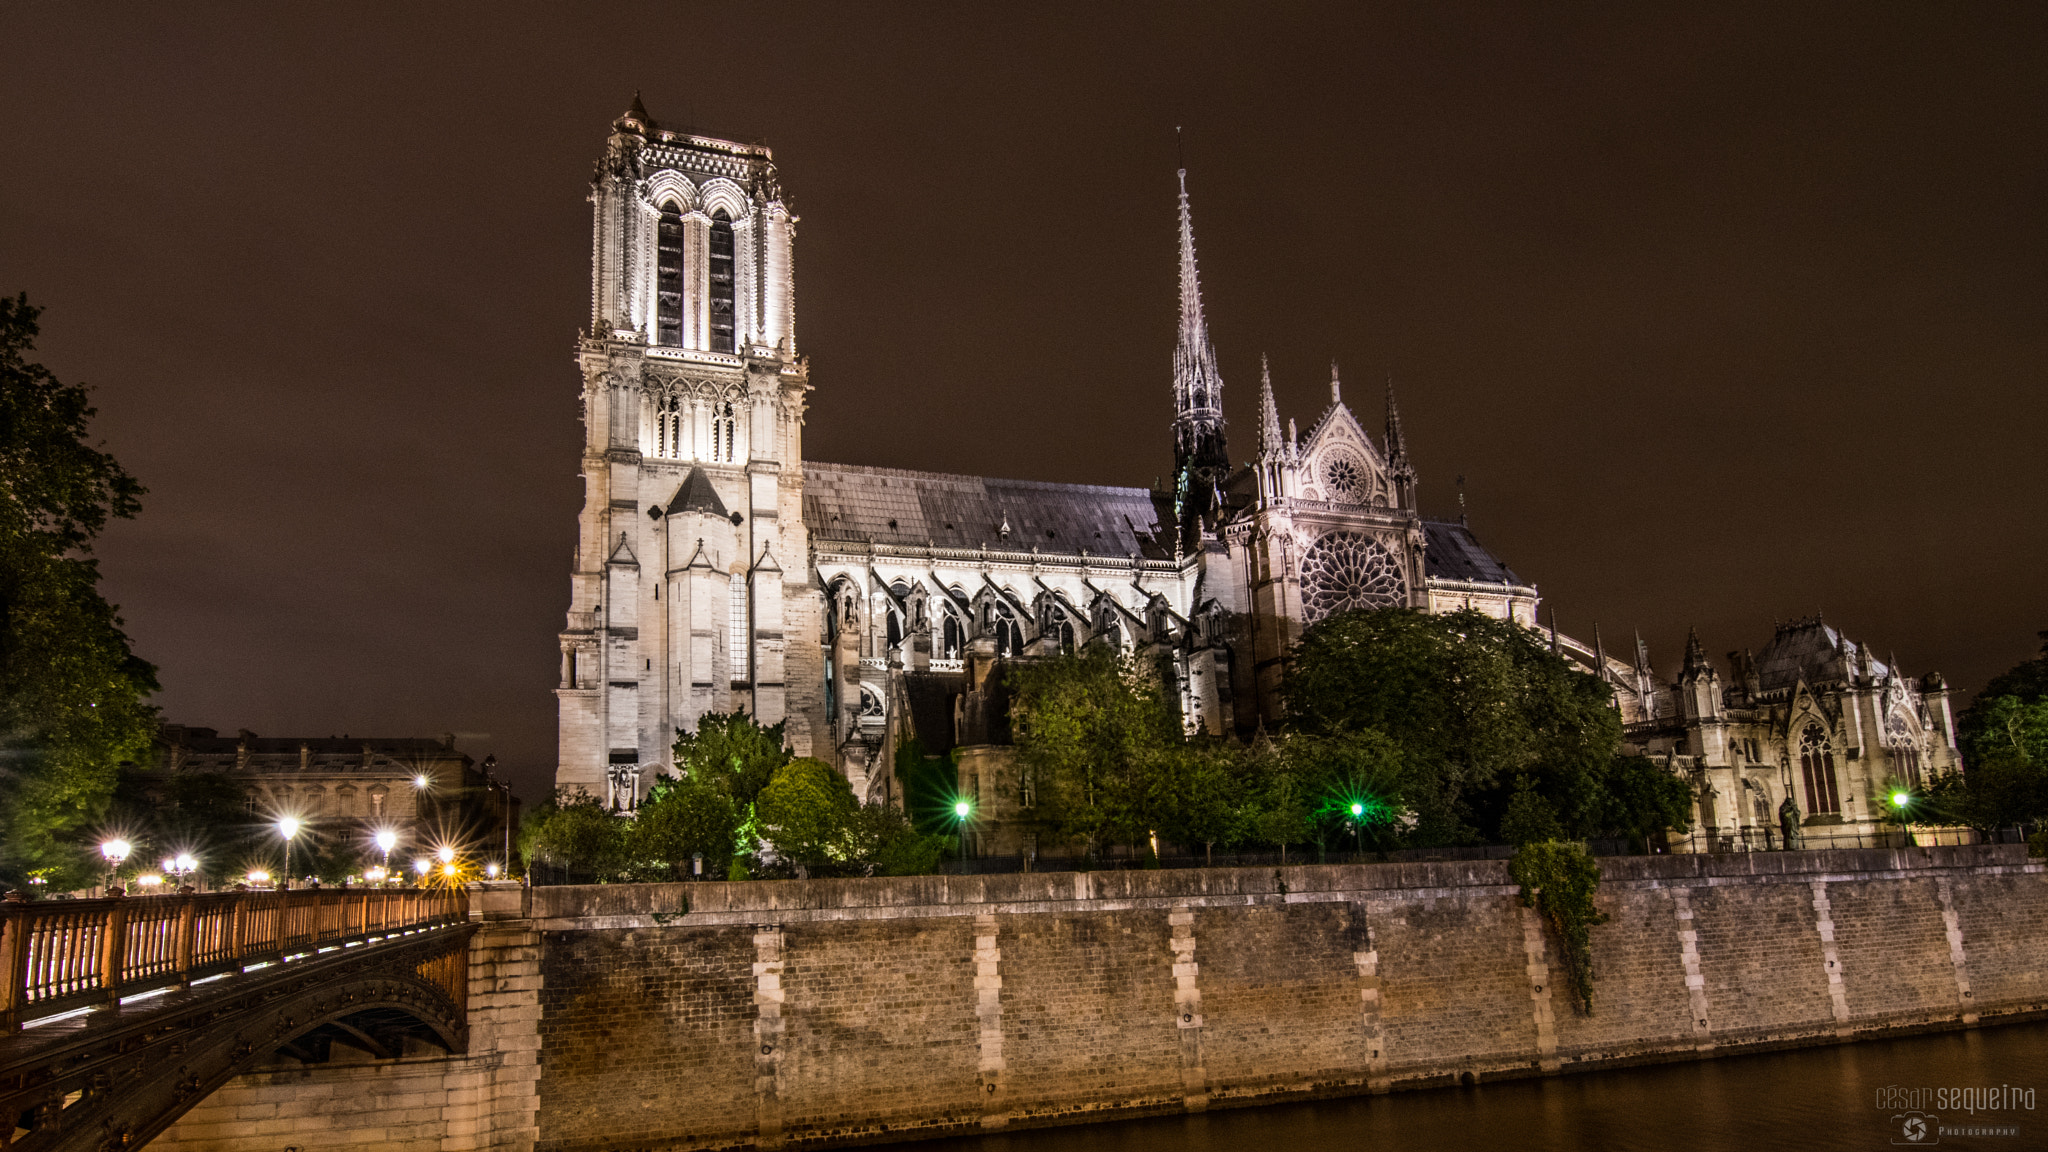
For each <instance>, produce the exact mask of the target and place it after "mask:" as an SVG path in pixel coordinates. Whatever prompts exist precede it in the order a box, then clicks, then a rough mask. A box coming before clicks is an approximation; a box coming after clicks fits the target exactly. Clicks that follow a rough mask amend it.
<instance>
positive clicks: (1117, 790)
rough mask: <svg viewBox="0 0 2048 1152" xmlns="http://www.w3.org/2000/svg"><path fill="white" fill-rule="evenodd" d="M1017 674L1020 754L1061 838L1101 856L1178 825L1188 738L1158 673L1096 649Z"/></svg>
mask: <svg viewBox="0 0 2048 1152" xmlns="http://www.w3.org/2000/svg"><path fill="white" fill-rule="evenodd" d="M1009 675H1010V691H1011V692H1012V694H1013V699H1014V700H1015V701H1016V704H1015V708H1014V711H1013V715H1012V721H1011V723H1012V730H1013V731H1014V732H1015V734H1016V741H1017V751H1018V756H1019V758H1020V759H1021V760H1022V761H1023V763H1024V767H1025V769H1026V770H1027V771H1029V772H1030V773H1031V774H1032V777H1033V779H1034V781H1035V782H1036V789H1037V794H1038V798H1039V805H1040V810H1041V812H1043V813H1044V814H1045V817H1046V818H1047V819H1048V820H1049V821H1050V822H1051V823H1052V825H1053V826H1054V828H1055V829H1056V830H1057V834H1058V835H1060V836H1061V837H1063V838H1065V839H1067V840H1069V841H1071V842H1073V843H1076V844H1079V845H1080V846H1081V848H1082V850H1083V853H1084V855H1085V856H1087V857H1093V856H1094V855H1095V854H1096V853H1097V851H1098V850H1099V849H1100V848H1101V846H1102V845H1104V844H1108V843H1116V842H1119V841H1122V842H1132V843H1135V842H1138V841H1141V840H1145V839H1147V838H1149V835H1150V833H1152V832H1153V831H1154V830H1156V829H1158V828H1159V827H1160V826H1161V825H1162V824H1165V823H1167V822H1168V820H1169V819H1170V817H1171V815H1172V811H1173V805H1174V803H1175V797H1174V794H1173V785H1174V783H1175V780H1176V777H1177V776H1178V775H1179V773H1178V772H1177V771H1176V769H1177V767H1179V765H1180V764H1181V761H1180V760H1179V759H1178V758H1179V756H1180V755H1181V753H1182V746H1183V744H1184V738H1183V737H1182V735H1181V729H1180V719H1179V715H1178V711H1177V709H1176V708H1175V706H1174V704H1173V702H1172V701H1171V700H1169V699H1168V698H1167V694H1166V693H1165V692H1163V691H1162V690H1161V688H1160V685H1159V681H1158V679H1157V677H1156V675H1154V674H1153V673H1152V672H1151V670H1149V669H1146V668H1143V667H1142V666H1141V665H1140V664H1139V663H1138V662H1137V661H1136V660H1134V659H1132V658H1131V657H1128V656H1125V655H1122V654H1120V653H1116V652H1113V651H1111V650H1110V649H1109V648H1108V647H1107V646H1106V645H1091V646H1089V647H1087V648H1084V649H1082V650H1081V651H1079V652H1075V653H1071V654H1067V655H1062V656H1055V657H1051V658H1048V659H1046V660H1042V661H1038V662H1036V663H1031V664H1023V665H1017V666H1013V667H1012V668H1011V669H1010V673H1009Z"/></svg>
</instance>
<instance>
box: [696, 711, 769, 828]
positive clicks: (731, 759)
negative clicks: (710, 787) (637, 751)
mask: <svg viewBox="0 0 2048 1152" xmlns="http://www.w3.org/2000/svg"><path fill="white" fill-rule="evenodd" d="M674 753H675V764H676V768H677V770H679V771H681V772H682V773H684V774H685V775H689V774H692V773H697V772H704V773H708V774H709V775H710V776H711V777H712V778H716V779H718V780H720V781H722V782H723V786H724V787H725V788H726V790H727V791H728V792H729V793H730V794H731V795H732V798H733V801H734V802H735V803H737V804H739V805H740V806H742V807H745V806H747V805H750V804H752V803H753V802H754V798H755V797H757V796H759V795H760V794H761V789H763V788H766V787H767V786H768V781H769V780H770V779H771V778H773V777H774V775H775V770H776V769H778V768H780V767H782V766H783V765H784V764H787V763H789V759H790V757H791V756H792V755H793V753H791V752H790V750H789V749H788V748H787V747H786V746H785V739H784V736H783V725H782V724H781V722H779V721H778V722H777V723H774V724H768V725H763V724H762V723H761V722H760V721H758V720H756V719H754V718H753V717H752V716H749V715H747V714H746V713H745V712H706V713H705V714H704V715H702V716H700V717H698V719H697V730H696V731H695V732H684V731H683V730H682V729H680V728H679V729H677V730H676V742H675V747H674Z"/></svg>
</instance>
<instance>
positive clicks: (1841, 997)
mask: <svg viewBox="0 0 2048 1152" xmlns="http://www.w3.org/2000/svg"><path fill="white" fill-rule="evenodd" d="M1602 866H1603V870H1604V873H1605V879H1604V881H1603V883H1602V886H1601V892H1600V905H1601V907H1602V909H1603V910H1604V911H1606V912H1607V914H1608V916H1609V920H1608V922H1607V923H1605V924H1603V925H1600V926H1598V927H1596V928H1595V929H1593V953H1594V968H1595V976H1596V984H1595V995H1596V1003H1595V1011H1594V1012H1593V1014H1591V1015H1590V1016H1589V1015H1583V1014H1581V1013H1579V1012H1577V1011H1576V1010H1575V1009H1574V1007H1573V1006H1572V1004H1571V1002H1570V998H1569V996H1568V994H1567V993H1566V992H1565V991H1564V990H1563V989H1562V988H1556V987H1554V986H1553V979H1554V978H1562V972H1561V971H1560V968H1559V965H1558V963H1557V960H1556V957H1555V955H1554V952H1553V947H1554V944H1553V941H1551V940H1550V939H1549V938H1548V936H1547V934H1546V933H1545V931H1544V930H1543V928H1542V926H1541V924H1540V922H1539V920H1538V919H1537V917H1536V916H1535V914H1534V913H1533V912H1531V911H1530V910H1528V909H1526V908H1523V907H1522V906H1521V904H1520V902H1519V900H1518V899H1517V895H1516V890H1515V889H1514V888H1513V887H1512V886H1511V885H1510V884H1509V882H1508V880H1507V876H1506V872H1505V867H1504V865H1503V864H1502V863H1501V862H1498V861H1492V862H1472V863H1428V864H1384V865H1360V866H1330V867H1293V868H1285V869H1273V868H1264V869H1208V870H1190V871H1174V872H1098V873H1092V874H1075V873H1054V874H1039V875H1014V876H988V877H907V878H901V879H889V880H852V881H811V882H787V883H749V884H724V883H707V884H674V885H618V886H609V887H588V888H543V889H536V890H533V891H531V892H529V893H527V894H526V905H525V908H524V912H525V914H526V915H527V916H528V919H527V920H526V921H525V923H524V924H523V925H520V928H521V930H524V931H530V932H532V933H534V936H533V937H532V938H533V939H537V940H538V941H539V947H538V949H537V966H536V967H537V972H536V975H537V983H538V985H539V988H538V992H537V1001H538V1002H537V1003H535V1000H534V997H535V995H536V994H535V993H533V992H527V993H524V994H523V995H524V1000H523V1007H521V1008H519V1009H518V1010H517V1011H518V1013H519V1018H520V1019H522V1020H527V1019H536V1018H537V1021H538V1034H537V1037H536V1036H532V1035H530V1034H522V1035H521V1036H519V1037H518V1042H519V1043H533V1042H537V1043H538V1046H539V1066H538V1080H537V1082H535V1081H531V1080H528V1081H522V1082H521V1083H520V1084H519V1085H517V1086H516V1090H515V1091H511V1092H503V1091H501V1093H500V1097H499V1099H500V1100H501V1104H500V1105H499V1106H500V1107H503V1108H506V1109H508V1110H509V1112H510V1114H512V1115H514V1116H517V1115H527V1116H530V1115H532V1113H531V1112H530V1111H529V1112H524V1113H521V1112H518V1108H520V1107H523V1108H528V1109H530V1108H532V1107H533V1106H534V1105H535V1104H537V1105H538V1119H537V1124H531V1125H530V1126H525V1127H520V1126H519V1125H517V1124H513V1125H511V1126H509V1127H507V1128H506V1129H505V1130H503V1131H499V1132H495V1133H493V1132H486V1131H477V1132H475V1133H474V1134H469V1133H467V1132H458V1131H456V1130H455V1129H453V1128H451V1129H449V1130H448V1131H447V1132H446V1133H445V1134H444V1140H443V1142H442V1143H441V1144H440V1147H443V1148H451V1149H452V1148H471V1147H518V1148H528V1147H535V1146H537V1147H539V1148H541V1149H546V1150H561V1152H569V1150H582V1149H600V1148H700V1147H704V1148H709V1147H726V1146H733V1145H745V1144H754V1145H759V1146H774V1145H777V1144H782V1143H790V1144H800V1143H839V1142H851V1141H857V1140H859V1141H865V1140H876V1139H891V1138H898V1137H908V1136H916V1135H923V1134H937V1133H940V1132H947V1131H971V1130H977V1129H985V1128H1000V1127H1003V1126H1006V1125H1040V1124H1051V1123H1071V1122H1076V1121H1083V1120H1089V1119H1097V1118H1108V1117H1113V1116H1133V1115H1144V1114H1150V1113H1161V1112H1180V1111H1188V1110H1200V1109H1203V1108H1207V1107H1212V1106H1218V1105H1231V1104H1243V1103H1256V1102H1265V1101H1279V1100H1288V1099H1302V1098H1308V1097H1313V1096H1327V1095H1341V1094H1350V1093H1361V1092H1371V1091H1385V1090H1388V1089H1399V1088H1408V1087H1422V1086H1428V1085H1433V1084H1447V1083H1453V1082H1456V1081H1458V1080H1461V1079H1492V1078H1500V1077H1516V1076H1530V1075H1542V1074H1547V1073H1552V1072H1557V1071H1570V1070H1575V1069H1582V1068H1594V1067H1612V1066H1616V1065H1624V1064H1630V1063H1639V1062H1647V1061H1661V1060H1673V1059H1692V1058H1698V1057H1700V1056H1703V1055H1708V1054H1714V1053H1717V1052H1727V1051H1738V1050H1755V1049H1759V1048H1769V1047H1783V1046H1791V1045H1801V1044H1815V1043H1834V1042H1837V1041H1839V1040H1844V1039H1852V1038H1859V1037H1865V1036H1873V1035H1879V1034H1885V1033H1897V1032H1901V1031H1912V1030H1920V1029H1928V1028H1949V1027H1963V1026H1968V1025H1972V1024H1976V1023H1978V1022H1979V1021H1980V1020H1981V1021H1992V1020H2001V1019H2016V1018H2021V1017H2025V1016H2030V1015H2032V1014H2035V1013H2041V1012H2044V1011H2048V943H2044V941H2048V875H2044V872H2043V869H2042V866H2041V865H2039V864H2036V863H2032V862H2029V861H2028V860H2027V859H2026V857H2025V856H2024V854H2023V852H2022V850H2020V849H2018V848H2017V847H2011V848H2003V847H1991V848H1965V849H1924V850H1921V849H1911V850H1903V851H1864V852H1794V853H1769V854H1757V855H1747V856H1716V857H1710V856H1675V857H1669V856H1667V857H1647V858H1632V859H1610V860H1604V861H1602ZM522 979H523V978H522ZM475 986H476V985H475V982H474V981H473V987H475ZM507 1010H509V1009H507ZM480 1035H481V1033H480ZM506 1035H507V1036H510V1035H511V1032H510V1031H508V1032H507V1033H506ZM490 1043H499V1044H500V1046H502V1042H498V1041H492V1042H490ZM491 1058H492V1057H491V1052H490V1049H489V1047H488V1045H487V1044H486V1043H479V1044H478V1045H475V1046H473V1051H472V1053H471V1055H470V1056H469V1057H467V1058H465V1059H463V1060H455V1061H446V1060H444V1061H442V1064H443V1065H444V1066H446V1067H447V1068H448V1069H449V1071H447V1072H446V1073H444V1075H446V1076H448V1077H449V1079H448V1081H447V1083H448V1088H447V1089H444V1091H450V1092H456V1091H460V1090H461V1089H460V1087H459V1084H458V1081H460V1079H461V1077H462V1076H463V1075H471V1076H472V1077H474V1075H475V1073H465V1072H462V1071H460V1069H462V1068H466V1067H469V1066H470V1065H471V1064H473V1063H474V1062H476V1061H487V1060H489V1059H491ZM422 1068H424V1065H423V1066H422ZM422 1074H423V1073H422V1072H408V1071H407V1066H406V1065H405V1064H403V1063H401V1064H397V1065H392V1066H389V1067H383V1068H362V1069H350V1068H343V1069H335V1070H332V1071H329V1070H313V1071H311V1072H309V1073H294V1074H291V1075H289V1076H279V1075H277V1074H271V1075H270V1076H268V1077H252V1078H245V1080H244V1081H243V1082H238V1083H237V1084H236V1085H234V1086H233V1087H232V1088H230V1089H229V1090H227V1091H225V1092H223V1093H222V1094H220V1095H218V1096H216V1097H215V1099H214V1100H213V1101H209V1102H208V1103H207V1104H206V1105H204V1106H202V1108H201V1109H200V1110H199V1111H195V1112H194V1113H193V1115H192V1116H191V1117H189V1118H188V1119H187V1120H186V1121H185V1122H184V1123H183V1124H181V1125H180V1127H179V1129H177V1130H174V1133H173V1134H174V1135H179V1136H180V1137H181V1138H183V1139H184V1143H182V1144H176V1145H172V1146H175V1147H194V1148H198V1147H206V1148H237V1149H240V1148H256V1147H275V1146H276V1145H277V1143H278V1141H277V1140H276V1138H275V1137H271V1138H270V1140H269V1141H268V1142H267V1143H266V1142H256V1141H251V1140H246V1139H230V1138H229V1137H230V1135H231V1133H230V1131H229V1130H228V1129H227V1128H224V1127H221V1126H219V1125H220V1124H221V1122H222V1121H223V1120H225V1119H228V1118H229V1117H231V1116H232V1117H236V1118H239V1117H241V1116H242V1115H243V1114H242V1113H241V1112H239V1111H230V1110H231V1109H233V1110H239V1109H244V1108H253V1109H256V1110H258V1111H261V1110H262V1109H263V1108H265V1107H267V1106H271V1105H275V1106H276V1107H277V1108H278V1109H279V1111H277V1112H275V1113H264V1115H263V1116H261V1117H259V1116H258V1115H257V1114H256V1112H250V1113H247V1118H248V1119H249V1120H250V1121H254V1122H258V1123H261V1122H263V1121H265V1120H268V1119H270V1118H271V1117H273V1116H281V1115H283V1114H284V1113H283V1109H284V1106H285V1104H286V1102H288V1101H289V1100H291V1099H292V1098H294V1097H299V1098H303V1100H304V1101H305V1102H304V1103H303V1104H302V1105H300V1107H302V1108H304V1109H307V1110H309V1111H310V1112H311V1113H314V1114H318V1115H320V1116H321V1117H323V1118H324V1122H325V1123H326V1124H327V1125H329V1127H328V1128H327V1129H326V1131H325V1133H324V1135H325V1136H327V1137H331V1138H332V1139H331V1141H330V1142H331V1143H332V1144H342V1143H348V1142H350V1140H351V1139H354V1140H356V1141H357V1142H364V1141H378V1142H382V1141H381V1140H379V1138H378V1137H376V1136H368V1137H365V1136H363V1135H361V1134H362V1133H366V1132H380V1133H384V1134H385V1136H386V1137H388V1138H389V1140H390V1144H391V1146H399V1147H407V1146H419V1147H424V1146H425V1145H424V1144H423V1143H422V1144H417V1145H408V1144H405V1143H403V1142H401V1141H399V1140H398V1139H397V1137H396V1136H395V1135H393V1133H394V1132H395V1130H396V1126H397V1125H399V1124H400V1123H405V1122H410V1121H399V1120H394V1119H391V1118H389V1117H384V1116H381V1115H380V1114H379V1112H378V1104H377V1102H376V1100H375V1099H374V1098H373V1097H372V1095H371V1093H372V1092H373V1091H374V1090H376V1089H377V1088H378V1087H379V1086H382V1085H390V1086H391V1089H392V1091H393V1092H394V1093H395V1095H394V1098H393V1100H392V1101H391V1105H392V1107H393V1108H394V1109H395V1110H396V1111H398V1112H399V1114H401V1115H415V1114H416V1115H417V1121H416V1122H418V1123H420V1124H422V1125H426V1124H430V1123H431V1118H430V1117H428V1116H426V1115H425V1113H423V1112H417V1109H418V1108H424V1107H426V1105H425V1104H424V1103H422V1102H421V1101H419V1100H418V1099H416V1098H410V1097H408V1096H407V1095H406V1093H407V1092H409V1091H414V1089H408V1088H405V1087H403V1085H404V1083H405V1081H404V1077H406V1076H408V1075H413V1076H418V1075H422ZM529 1074H530V1073H529ZM379 1077H382V1078H383V1079H379ZM351 1078H353V1079H351ZM329 1085H332V1088H331V1089H330V1088H329V1087H328V1086H329ZM351 1086H353V1087H351ZM418 1090H419V1091H429V1092H430V1091H431V1089H426V1088H421V1089H418ZM521 1091H523V1092H524V1093H525V1095H524V1097H522V1099H523V1100H524V1101H526V1102H525V1103H523V1104H519V1105H517V1106H516V1107H515V1106H514V1105H513V1104H511V1103H504V1102H508V1101H511V1100H512V1099H513V1098H514V1097H515V1096H517V1095H518V1093H519V1092H521ZM323 1100H326V1101H332V1102H331V1103H320V1101H323ZM444 1107H447V1108H450V1109H454V1110H455V1111H454V1112H453V1113H451V1115H454V1116H458V1117H462V1116H469V1115H470V1113H467V1112H463V1111H461V1109H462V1108H463V1104H461V1103H460V1102H458V1101H456V1100H455V1099H454V1098H453V1096H451V1099H450V1101H449V1102H448V1103H447V1104H445V1105H444ZM351 1109H353V1111H351ZM206 1125H213V1126H212V1127H206V1128H205V1133H206V1134H205V1136H204V1137H201V1136H200V1135H199V1134H198V1132H197V1130H198V1129H199V1128H201V1127H202V1126H206ZM351 1126H353V1127H352V1128H351ZM188 1128H190V1129H193V1130H194V1131H193V1132H192V1133H190V1134H189V1135H188V1134H187V1132H186V1130H187V1129H188ZM275 1131H280V1132H281V1131H284V1130H283V1129H275ZM422 1133H423V1130H422ZM166 1139H168V1137H167V1138H166ZM294 1139H296V1137H294ZM302 1144H303V1146H304V1147H306V1148H308V1149H311V1148H314V1147H319V1146H322V1145H321V1144H320V1143H317V1142H315V1141H313V1140H311V1139H308V1140H306V1141H303V1142H302Z"/></svg>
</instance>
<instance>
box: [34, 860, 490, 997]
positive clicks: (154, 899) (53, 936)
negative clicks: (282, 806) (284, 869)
mask: <svg viewBox="0 0 2048 1152" xmlns="http://www.w3.org/2000/svg"><path fill="white" fill-rule="evenodd" d="M115 891H116V892H118V891H119V889H116V890H115ZM468 918H469V903H468V897H467V894H466V893H465V892H464V891H463V890H462V889H460V888H395V889H387V888H316V889H308V890H303V891H296V892H254V891H243V892H209V893H206V894H204V895H200V894H197V893H194V892H192V891H190V890H186V891H182V892H179V893H177V894H175V895H164V896H138V897H127V896H121V895H114V896H109V897H106V898H102V899H98V900H43V901H30V900H26V899H24V898H23V897H22V896H21V894H20V893H18V892H10V893H8V894H7V897H6V899H5V900H4V901H0V965H4V966H5V979H4V982H0V1033H9V1032H16V1031H19V1030H20V1028H21V1026H22V1025H23V1024H24V1023H27V1022H29V1021H32V1020H37V1019H41V1018H43V1017H46V1016H54V1015H57V1014H60V1013H63V1012H68V1011H71V1010H73V1009H76V1008H84V1007H90V1006H92V1005H95V1004H110V1003H116V1002H118V1001H119V1000H120V999H121V998H122V997H126V996H134V995H137V994H138V993H142V992H149V991H154V990H156V989H160V988H178V987H184V986H186V985H189V984H191V983H192V982H193V981H194V980H199V979H203V978H205V977H208V976H214V975H219V974H221V973H225V972H239V971H241V970H243V969H244V968H247V967H249V966H251V965H254V964H261V963H271V962H276V961H281V960H285V959H287V958H289V957H291V956H293V955H297V954H302V953H306V952H311V951H317V950H320V949H324V948H333V947H340V946H342V945H346V944H352V943H358V942H363V941H368V940H372V939H376V938H378V937H383V936H389V935H395V934H398V933H403V932H414V931H419V930H421V929H426V928H436V927H441V926H443V925H448V924H459V923H462V922H463V921H465V920H467V919H468Z"/></svg>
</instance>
